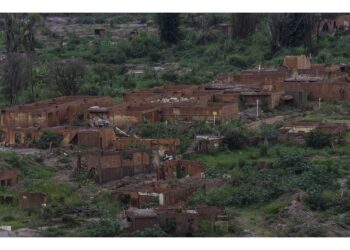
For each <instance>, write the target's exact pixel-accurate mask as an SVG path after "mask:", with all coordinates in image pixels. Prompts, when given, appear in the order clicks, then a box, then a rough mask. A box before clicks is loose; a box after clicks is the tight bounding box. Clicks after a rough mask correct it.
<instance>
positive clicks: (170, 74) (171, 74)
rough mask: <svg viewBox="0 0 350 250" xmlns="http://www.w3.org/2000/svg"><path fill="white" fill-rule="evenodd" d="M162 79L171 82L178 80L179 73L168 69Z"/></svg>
mask: <svg viewBox="0 0 350 250" xmlns="http://www.w3.org/2000/svg"><path fill="white" fill-rule="evenodd" d="M162 79H163V80H164V81H169V82H176V80H177V74H176V73H175V72H173V71H166V72H164V73H163V75H162Z"/></svg>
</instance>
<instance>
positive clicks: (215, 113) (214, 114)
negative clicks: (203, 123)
mask: <svg viewBox="0 0 350 250" xmlns="http://www.w3.org/2000/svg"><path fill="white" fill-rule="evenodd" d="M217 114H218V113H217V112H216V111H214V112H213V116H214V127H215V121H216V115H217Z"/></svg>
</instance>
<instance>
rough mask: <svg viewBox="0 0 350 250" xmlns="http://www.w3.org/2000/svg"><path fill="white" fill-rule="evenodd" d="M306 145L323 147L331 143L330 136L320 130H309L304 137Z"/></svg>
mask: <svg viewBox="0 0 350 250" xmlns="http://www.w3.org/2000/svg"><path fill="white" fill-rule="evenodd" d="M305 140H306V145H307V146H309V147H313V148H324V147H329V146H331V145H332V137H331V135H329V134H325V133H323V132H322V131H320V130H315V131H311V132H310V133H309V134H308V135H307V136H306V138H305Z"/></svg>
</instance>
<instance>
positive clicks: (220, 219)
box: [125, 206, 228, 236]
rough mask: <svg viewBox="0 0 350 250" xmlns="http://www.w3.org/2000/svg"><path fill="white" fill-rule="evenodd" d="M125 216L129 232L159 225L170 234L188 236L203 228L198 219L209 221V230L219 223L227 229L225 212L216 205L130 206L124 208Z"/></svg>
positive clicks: (213, 229)
mask: <svg viewBox="0 0 350 250" xmlns="http://www.w3.org/2000/svg"><path fill="white" fill-rule="evenodd" d="M125 217H126V221H127V230H128V232H129V233H132V232H135V231H137V230H144V229H145V228H152V227H154V226H159V227H161V228H162V229H163V230H164V231H165V232H166V233H168V234H170V235H174V236H190V235H192V234H193V233H196V232H198V231H200V230H202V229H203V228H201V226H200V223H199V222H200V220H205V221H207V222H209V227H210V228H209V230H212V231H215V230H216V228H217V227H218V225H219V224H225V228H226V231H227V230H228V222H227V216H226V214H225V212H224V211H223V210H222V209H219V208H216V207H207V206H202V207H198V208H195V209H186V208H173V207H169V208H164V207H159V208H144V209H139V208H134V207H132V208H129V209H128V210H126V212H125ZM220 228H222V226H221V227H220ZM205 230H207V228H205Z"/></svg>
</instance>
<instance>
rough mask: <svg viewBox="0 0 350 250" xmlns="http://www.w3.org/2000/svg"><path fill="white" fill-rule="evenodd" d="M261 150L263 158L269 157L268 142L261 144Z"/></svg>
mask: <svg viewBox="0 0 350 250" xmlns="http://www.w3.org/2000/svg"><path fill="white" fill-rule="evenodd" d="M259 150H260V156H261V157H265V156H267V154H268V150H269V143H268V141H267V140H265V141H264V142H263V143H260V144H259Z"/></svg>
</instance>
